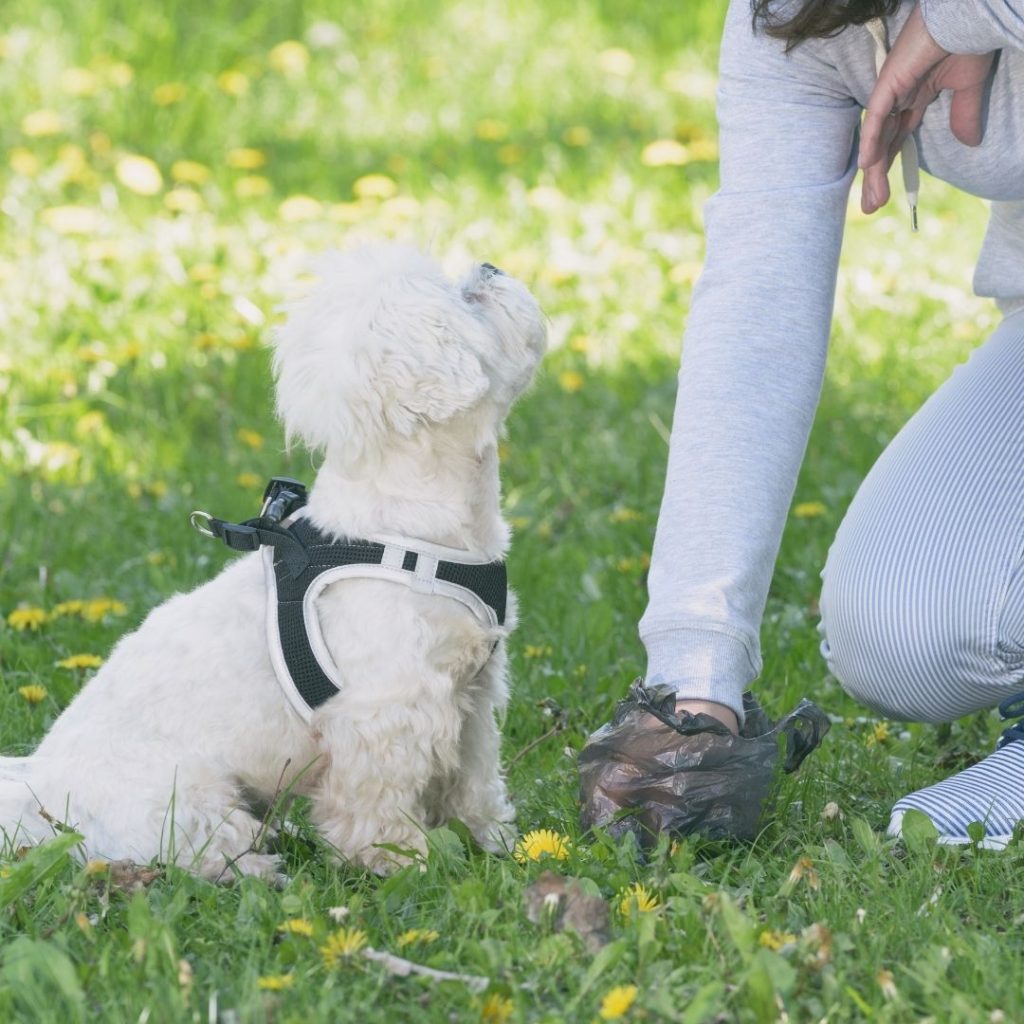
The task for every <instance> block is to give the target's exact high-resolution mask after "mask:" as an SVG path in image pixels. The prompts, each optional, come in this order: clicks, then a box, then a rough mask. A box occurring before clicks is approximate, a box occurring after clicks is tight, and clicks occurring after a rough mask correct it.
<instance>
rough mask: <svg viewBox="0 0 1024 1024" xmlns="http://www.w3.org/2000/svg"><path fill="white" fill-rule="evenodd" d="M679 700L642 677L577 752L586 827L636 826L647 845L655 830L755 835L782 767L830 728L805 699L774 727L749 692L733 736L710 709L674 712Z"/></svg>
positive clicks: (618, 830) (793, 765) (619, 829)
mask: <svg viewBox="0 0 1024 1024" xmlns="http://www.w3.org/2000/svg"><path fill="white" fill-rule="evenodd" d="M676 699H677V694H676V692H675V691H674V690H673V689H671V688H670V687H668V686H665V685H659V686H651V687H648V686H645V685H644V683H643V680H641V679H638V680H637V681H636V682H635V683H633V685H632V686H631V687H630V690H629V696H628V697H627V698H626V699H625V700H622V701H620V702H619V704H618V706H617V707H616V709H615V715H614V717H613V718H612V720H611V722H609V723H608V724H607V725H605V726H603V727H602V728H600V729H598V730H597V732H595V733H594V734H593V735H592V736H591V737H590V739H589V740H588V741H587V744H586V746H585V747H584V748H583V750H582V751H580V755H579V769H580V803H581V815H580V816H581V821H582V824H583V827H584V828H591V827H592V826H594V825H607V826H608V827H609V831H610V832H611V833H612V834H613V835H622V834H624V833H626V832H633V833H634V834H635V835H636V837H637V839H638V840H639V842H640V843H641V845H643V846H650V845H651V844H652V843H653V842H654V839H655V838H656V837H657V835H658V833H659V832H672V833H674V834H677V835H686V834H689V833H692V832H700V833H701V834H703V835H706V836H708V837H709V838H712V839H753V838H754V837H755V836H756V835H757V832H758V825H759V822H760V820H761V817H762V814H763V812H764V810H765V809H766V806H767V804H768V800H769V797H770V795H771V791H772V786H773V783H774V782H775V779H776V776H777V773H778V769H779V768H781V769H782V770H783V771H785V772H792V771H795V770H796V769H797V768H798V767H799V766H800V764H801V762H802V761H803V760H804V758H805V757H807V755H808V754H809V753H810V752H811V751H812V750H814V749H815V748H816V747H817V746H818V745H819V744H820V743H821V741H822V739H823V738H824V736H825V734H826V733H827V732H828V730H829V728H830V725H829V720H828V718H827V716H826V715H825V713H824V712H823V711H822V710H821V709H820V708H819V707H818V706H817V705H816V704H812V703H811V702H810V701H808V700H802V701H800V703H799V704H798V705H797V707H796V708H795V709H794V710H793V711H791V712H790V713H789V714H788V715H786V717H785V718H783V719H782V720H781V721H779V722H778V723H776V724H774V725H773V724H772V722H771V720H770V719H769V718H768V716H767V715H766V714H765V713H764V711H763V710H762V709H761V707H760V706H759V705H758V704H757V702H756V701H755V700H754V698H753V697H752V696H751V695H750V694H749V693H745V694H744V695H743V705H744V710H745V721H744V723H743V728H742V730H741V731H740V735H739V736H735V735H733V733H731V732H730V731H729V729H728V728H726V726H724V725H723V724H722V723H721V722H719V721H717V719H714V718H712V717H711V716H709V715H703V714H701V715H690V714H687V713H686V712H683V713H682V714H676V710H675V707H676ZM651 716H653V717H654V718H656V719H657V720H658V722H660V723H661V724H660V725H658V723H657V722H652V721H651ZM681 737H683V738H681ZM623 812H629V813H625V814H624V813H623Z"/></svg>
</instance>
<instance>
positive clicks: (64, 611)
mask: <svg viewBox="0 0 1024 1024" xmlns="http://www.w3.org/2000/svg"><path fill="white" fill-rule="evenodd" d="M84 608H85V602H84V601H82V600H81V599H79V598H76V599H75V600H73V601H61V602H60V604H58V605H56V606H55V607H54V609H53V617H54V618H55V619H57V618H60V616H61V615H81V614H82V611H83V609H84Z"/></svg>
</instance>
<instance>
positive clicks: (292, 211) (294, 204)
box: [277, 195, 323, 223]
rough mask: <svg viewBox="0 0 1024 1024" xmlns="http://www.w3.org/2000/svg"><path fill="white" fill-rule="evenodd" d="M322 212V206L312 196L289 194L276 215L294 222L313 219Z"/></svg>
mask: <svg viewBox="0 0 1024 1024" xmlns="http://www.w3.org/2000/svg"><path fill="white" fill-rule="evenodd" d="M322 212H323V206H322V205H321V204H320V202H319V201H318V200H316V199H314V198H313V197H312V196H301V195H300V196H289V197H288V198H287V199H286V200H285V201H284V202H283V203H282V204H281V205H280V206H279V207H278V208H277V215H278V216H279V217H280V218H281V220H283V221H287V222H290V223H295V222H297V221H300V220H315V219H316V218H317V217H319V216H320V214H321V213H322Z"/></svg>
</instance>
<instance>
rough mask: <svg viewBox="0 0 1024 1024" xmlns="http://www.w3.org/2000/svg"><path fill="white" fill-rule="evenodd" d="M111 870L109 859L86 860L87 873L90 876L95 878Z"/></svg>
mask: <svg viewBox="0 0 1024 1024" xmlns="http://www.w3.org/2000/svg"><path fill="white" fill-rule="evenodd" d="M109 870H110V861H108V860H98V859H97V860H89V861H86V862H85V873H86V874H87V875H88V876H89V877H90V878H95V877H96V876H97V875H105V874H106V873H107V872H108V871H109Z"/></svg>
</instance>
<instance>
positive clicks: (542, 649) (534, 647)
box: [523, 644, 555, 658]
mask: <svg viewBox="0 0 1024 1024" xmlns="http://www.w3.org/2000/svg"><path fill="white" fill-rule="evenodd" d="M554 653H555V650H554V648H553V647H552V646H551V645H550V644H527V645H526V646H525V647H524V648H523V657H524V658H547V657H550V656H551V655H552V654H554Z"/></svg>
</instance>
